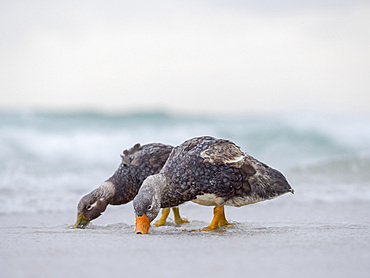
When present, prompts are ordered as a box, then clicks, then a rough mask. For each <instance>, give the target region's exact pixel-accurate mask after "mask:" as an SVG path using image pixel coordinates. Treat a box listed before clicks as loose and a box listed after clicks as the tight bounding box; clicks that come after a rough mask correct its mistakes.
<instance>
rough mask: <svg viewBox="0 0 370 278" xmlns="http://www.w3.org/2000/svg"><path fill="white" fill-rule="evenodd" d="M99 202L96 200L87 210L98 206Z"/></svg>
mask: <svg viewBox="0 0 370 278" xmlns="http://www.w3.org/2000/svg"><path fill="white" fill-rule="evenodd" d="M97 204H98V201H95V203H93V204H91V205H90V207H89V208H88V209H87V210H91V209H92V208H94V207H96V206H97Z"/></svg>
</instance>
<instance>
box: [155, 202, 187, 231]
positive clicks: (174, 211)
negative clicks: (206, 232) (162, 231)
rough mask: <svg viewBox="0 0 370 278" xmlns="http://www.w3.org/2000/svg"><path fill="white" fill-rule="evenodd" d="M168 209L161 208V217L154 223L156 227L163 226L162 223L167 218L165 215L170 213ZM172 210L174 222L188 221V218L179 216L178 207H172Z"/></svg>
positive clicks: (164, 222)
mask: <svg viewBox="0 0 370 278" xmlns="http://www.w3.org/2000/svg"><path fill="white" fill-rule="evenodd" d="M170 211H171V210H170V209H169V208H164V209H162V216H161V218H160V219H159V220H158V221H157V222H156V223H155V225H156V226H157V227H159V226H164V224H166V220H167V217H168V215H169V214H170ZM172 211H173V216H174V217H175V223H176V224H184V223H189V221H188V220H186V219H185V218H181V216H180V210H179V208H178V207H174V208H172Z"/></svg>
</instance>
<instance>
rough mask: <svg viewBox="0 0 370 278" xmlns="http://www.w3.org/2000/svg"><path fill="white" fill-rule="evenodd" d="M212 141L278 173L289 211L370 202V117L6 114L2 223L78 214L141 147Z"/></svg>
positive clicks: (2, 119) (0, 120) (0, 167)
mask: <svg viewBox="0 0 370 278" xmlns="http://www.w3.org/2000/svg"><path fill="white" fill-rule="evenodd" d="M200 135H212V136H215V137H220V138H226V139H230V140H232V141H234V142H235V143H236V144H238V145H239V146H240V147H241V148H242V149H243V150H244V151H246V152H248V153H249V154H251V155H253V156H254V157H256V158H257V159H259V160H261V161H263V162H265V163H266V164H268V165H270V166H272V167H274V168H277V169H279V170H280V171H282V172H283V173H284V174H285V175H286V177H287V179H288V181H289V182H290V183H291V185H292V187H293V188H295V190H296V195H295V196H294V198H291V200H290V201H289V202H298V203H315V202H328V203H330V202H345V203H353V202H369V201H370V117H368V116H362V117H360V116H356V117H355V116H353V117H348V116H335V115H324V114H310V113H303V114H300V113H296V114H293V113H292V114H283V115H272V116H239V117H237V116H230V117H227V116H213V117H192V116H179V115H171V114H166V113H160V112H158V113H131V114H99V113H41V112H0V146H1V147H0V213H1V214H9V213H22V212H59V211H68V210H70V209H71V208H73V209H75V207H76V204H77V201H78V200H79V198H80V197H81V196H82V195H84V194H85V193H87V192H90V191H91V190H92V189H93V188H95V187H96V186H98V185H99V184H100V183H101V182H102V181H104V180H105V179H107V178H108V177H110V175H111V174H113V173H114V171H115V170H116V168H117V166H118V165H119V163H120V156H119V155H120V154H121V153H122V151H123V150H124V149H126V148H129V147H131V146H132V145H133V144H135V143H137V142H140V143H142V144H145V143H150V142H163V143H166V144H172V145H178V144H180V143H182V142H183V141H185V140H186V139H188V138H191V137H194V136H200Z"/></svg>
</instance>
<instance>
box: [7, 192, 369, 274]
mask: <svg viewBox="0 0 370 278" xmlns="http://www.w3.org/2000/svg"><path fill="white" fill-rule="evenodd" d="M289 197H291V196H284V197H282V198H280V199H278V200H275V201H274V202H265V203H260V204H255V205H251V206H248V207H243V208H229V207H227V208H226V215H227V217H228V219H230V220H231V221H232V222H234V225H233V226H231V227H230V228H227V229H220V230H217V231H212V232H199V231H193V230H194V229H199V228H202V227H204V226H206V225H208V224H209V223H208V222H209V221H210V220H211V217H212V208H210V207H202V206H199V205H196V204H192V203H189V204H185V205H183V206H181V213H182V214H183V215H186V217H187V218H188V219H189V220H190V223H189V224H184V225H183V226H181V227H179V226H176V225H174V224H173V222H171V220H170V221H169V223H168V225H167V226H164V227H159V228H157V227H153V226H152V228H151V230H150V233H149V234H147V235H135V234H134V233H133V231H134V216H133V212H132V204H131V203H130V204H128V205H125V206H119V207H110V208H109V209H108V211H107V212H106V213H105V215H104V216H102V217H101V218H99V219H97V220H96V221H95V222H93V223H92V224H91V225H90V226H88V228H86V229H83V230H80V229H71V228H70V225H71V224H73V222H74V220H75V215H74V214H75V212H74V211H71V212H70V213H65V212H63V213H60V214H58V213H50V214H46V213H43V214H14V215H1V216H0V223H1V224H0V230H1V235H2V236H1V237H2V240H1V241H0V257H1V263H0V268H1V269H2V277H129V276H134V275H136V276H139V275H140V276H150V277H196V276H197V277H200V276H203V277H242V276H243V277H253V276H256V277H272V276H276V277H336V278H338V277H350V276H351V277H368V275H369V271H370V265H369V261H370V216H369V213H368V212H369V211H370V205H369V204H367V203H365V202H359V203H358V204H356V205H353V204H347V205H346V204H345V203H343V204H338V203H333V204H320V203H317V204H314V205H312V204H310V205H302V204H295V203H294V202H293V203H291V202H290V200H291V198H289Z"/></svg>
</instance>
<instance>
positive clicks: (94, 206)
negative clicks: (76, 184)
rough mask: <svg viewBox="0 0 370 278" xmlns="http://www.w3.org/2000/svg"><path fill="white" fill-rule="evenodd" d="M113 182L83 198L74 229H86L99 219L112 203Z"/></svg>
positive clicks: (106, 183)
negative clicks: (91, 222) (92, 221)
mask: <svg viewBox="0 0 370 278" xmlns="http://www.w3.org/2000/svg"><path fill="white" fill-rule="evenodd" d="M113 186H114V185H113V184H112V183H111V182H105V183H103V184H102V185H101V186H100V187H98V188H97V189H95V190H93V191H92V192H91V193H89V194H87V195H85V196H84V197H82V198H81V200H80V201H79V203H78V205H77V220H76V223H75V224H74V225H73V226H72V227H73V228H85V227H86V225H87V224H89V222H90V221H91V220H94V219H95V218H98V217H99V216H100V215H101V214H102V213H103V212H104V211H105V210H106V208H107V206H108V204H109V203H110V199H111V196H112V190H107V189H109V188H113Z"/></svg>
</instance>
